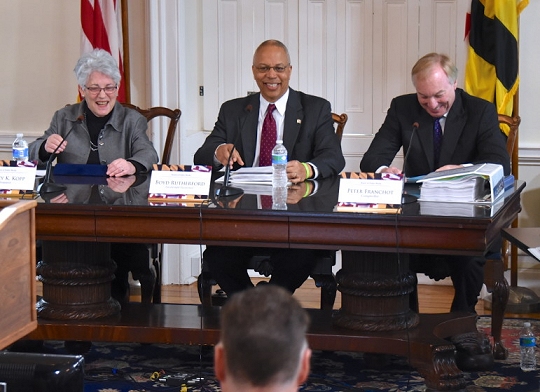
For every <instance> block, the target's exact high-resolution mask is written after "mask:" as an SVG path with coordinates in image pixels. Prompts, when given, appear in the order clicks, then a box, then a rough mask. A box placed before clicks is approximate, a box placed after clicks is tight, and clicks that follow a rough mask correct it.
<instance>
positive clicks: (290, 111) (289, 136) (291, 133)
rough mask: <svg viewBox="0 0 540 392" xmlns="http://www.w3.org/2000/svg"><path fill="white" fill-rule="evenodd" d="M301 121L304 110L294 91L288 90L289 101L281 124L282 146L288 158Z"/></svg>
mask: <svg viewBox="0 0 540 392" xmlns="http://www.w3.org/2000/svg"><path fill="white" fill-rule="evenodd" d="M303 120H304V109H303V107H302V103H301V102H300V97H299V96H298V93H297V92H296V91H295V90H293V89H292V88H289V99H288V100H287V109H286V110H285V119H284V123H283V144H284V145H285V148H286V149H287V151H288V153H289V157H290V154H291V153H292V150H293V147H294V145H295V144H296V139H297V138H298V134H299V132H300V127H301V126H302V122H303Z"/></svg>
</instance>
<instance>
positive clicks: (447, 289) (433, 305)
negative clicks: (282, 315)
mask: <svg viewBox="0 0 540 392" xmlns="http://www.w3.org/2000/svg"><path fill="white" fill-rule="evenodd" d="M259 280H263V279H253V282H254V283H257V282H258V281H259ZM37 293H38V295H41V294H42V287H41V283H40V282H37ZM161 293H162V302H163V303H173V304H175V303H176V304H200V301H199V294H198V293H197V284H196V283H193V284H190V285H176V284H175V285H166V286H162V290H161ZM294 297H295V298H297V299H298V301H300V303H301V304H302V306H303V307H305V308H319V306H320V300H319V298H320V289H319V288H317V287H315V284H314V283H313V280H311V279H308V280H307V281H306V282H305V283H304V284H303V285H302V287H300V288H299V289H298V290H297V291H296V292H295V293H294ZM453 297H454V288H453V287H452V286H443V285H423V284H420V285H418V300H419V304H420V312H421V313H447V312H448V311H449V310H450V305H451V303H452V298H453ZM130 301H134V302H138V301H140V295H139V288H138V287H137V286H134V287H132V290H131V296H130ZM340 306H341V296H340V293H339V292H338V293H337V296H336V302H335V305H334V308H335V309H339V308H340ZM476 313H477V314H478V315H490V314H491V311H490V310H486V309H484V301H483V300H479V301H478V304H477V305H476ZM505 317H507V318H523V319H525V318H528V319H540V313H520V314H512V313H506V314H505Z"/></svg>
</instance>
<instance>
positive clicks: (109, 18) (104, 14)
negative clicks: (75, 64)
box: [81, 0, 126, 102]
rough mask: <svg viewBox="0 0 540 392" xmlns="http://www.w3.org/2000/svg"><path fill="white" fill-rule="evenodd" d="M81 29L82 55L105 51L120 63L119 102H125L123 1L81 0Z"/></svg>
mask: <svg viewBox="0 0 540 392" xmlns="http://www.w3.org/2000/svg"><path fill="white" fill-rule="evenodd" d="M81 27H82V30H81V54H83V53H87V52H90V51H92V50H93V49H96V48H99V49H104V50H106V51H108V52H109V53H110V54H111V55H112V56H113V57H114V59H115V60H116V62H117V63H118V67H119V68H120V74H121V75H122V81H121V83H120V88H119V90H118V101H120V102H125V101H126V90H125V83H124V59H123V57H124V50H123V39H122V6H121V1H120V0H81Z"/></svg>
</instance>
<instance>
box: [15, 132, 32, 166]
mask: <svg viewBox="0 0 540 392" xmlns="http://www.w3.org/2000/svg"><path fill="white" fill-rule="evenodd" d="M12 147H13V160H14V161H17V163H18V162H27V161H28V143H27V142H26V140H24V138H23V134H22V133H18V134H17V138H16V139H15V141H14V142H13V144H12Z"/></svg>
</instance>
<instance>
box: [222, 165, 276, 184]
mask: <svg viewBox="0 0 540 392" xmlns="http://www.w3.org/2000/svg"><path fill="white" fill-rule="evenodd" d="M216 182H223V177H220V178H218V179H217V180H216ZM229 182H230V183H231V184H259V185H270V186H271V185H272V166H261V167H242V168H240V169H238V170H235V171H232V172H231V174H230V177H229Z"/></svg>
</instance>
